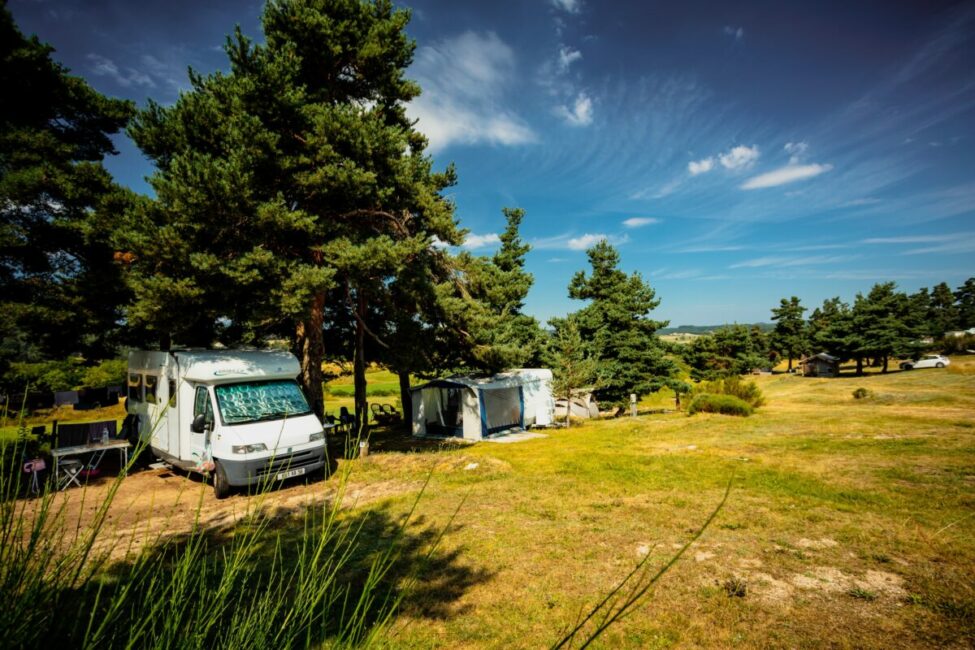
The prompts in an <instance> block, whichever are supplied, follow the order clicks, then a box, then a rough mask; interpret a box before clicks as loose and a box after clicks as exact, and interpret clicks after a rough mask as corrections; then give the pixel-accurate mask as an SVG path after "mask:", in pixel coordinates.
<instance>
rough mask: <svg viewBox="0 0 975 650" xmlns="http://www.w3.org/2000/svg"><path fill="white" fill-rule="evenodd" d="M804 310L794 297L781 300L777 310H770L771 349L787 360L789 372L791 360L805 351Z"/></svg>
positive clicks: (790, 370)
mask: <svg viewBox="0 0 975 650" xmlns="http://www.w3.org/2000/svg"><path fill="white" fill-rule="evenodd" d="M805 311H806V308H805V307H803V306H802V304H801V303H800V301H799V299H798V298H797V297H795V296H792V298H789V299H786V298H783V299H782V300H781V302H780V303H779V306H778V308H776V309H773V310H772V320H773V321H775V330H773V332H772V349H774V350H775V351H776V352H778V353H779V354H781V355H782V356H785V357H787V358H788V359H789V372H792V360H793V359H795V358H798V357H799V355H801V354H802V353H804V352H805V351H806V348H807V347H808V346H807V341H806V337H805V322H804V321H803V319H802V314H803V312H805Z"/></svg>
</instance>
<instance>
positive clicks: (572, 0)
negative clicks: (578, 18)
mask: <svg viewBox="0 0 975 650" xmlns="http://www.w3.org/2000/svg"><path fill="white" fill-rule="evenodd" d="M551 1H552V6H553V7H555V8H556V9H561V10H562V11H565V12H567V13H570V14H577V13H579V12H580V11H582V0H551Z"/></svg>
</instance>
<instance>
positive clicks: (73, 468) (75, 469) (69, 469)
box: [55, 458, 85, 490]
mask: <svg viewBox="0 0 975 650" xmlns="http://www.w3.org/2000/svg"><path fill="white" fill-rule="evenodd" d="M84 469H85V464H84V463H82V462H81V461H80V460H75V459H74V458H64V459H62V460H61V461H60V462H58V475H57V477H55V480H56V481H57V486H58V489H59V490H65V489H67V488H68V487H69V486H70V485H71V484H72V483H74V484H75V485H77V486H78V487H81V482H80V481H79V480H78V477H79V476H80V475H81V472H82V470H84Z"/></svg>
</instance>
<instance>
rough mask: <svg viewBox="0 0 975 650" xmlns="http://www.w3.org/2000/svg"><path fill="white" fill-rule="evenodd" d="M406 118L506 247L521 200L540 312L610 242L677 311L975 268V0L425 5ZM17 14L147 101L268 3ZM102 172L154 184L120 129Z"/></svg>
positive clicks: (752, 306)
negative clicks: (416, 92)
mask: <svg viewBox="0 0 975 650" xmlns="http://www.w3.org/2000/svg"><path fill="white" fill-rule="evenodd" d="M409 6H411V8H412V9H413V10H414V17H413V21H412V22H411V24H410V27H409V32H410V34H411V35H412V36H413V37H414V38H415V39H416V40H417V45H418V47H417V52H416V56H415V61H414V64H413V66H412V68H411V70H410V75H411V76H412V77H413V78H414V79H417V80H418V81H419V82H420V83H421V86H422V87H423V89H424V94H423V96H421V97H420V98H419V99H418V100H417V101H416V102H415V103H414V105H413V106H411V107H410V112H411V114H412V115H413V116H414V117H416V118H418V119H419V128H420V129H421V130H422V131H424V132H425V133H427V135H428V136H429V138H430V142H431V148H430V151H431V153H432V155H433V156H434V159H435V161H436V163H437V165H438V166H443V165H446V164H447V163H448V162H451V161H453V162H455V163H456V165H457V169H458V172H459V177H460V182H459V184H458V185H457V187H455V188H453V189H452V191H451V195H452V197H453V198H454V200H455V201H456V203H457V216H458V217H459V218H460V220H461V223H462V225H463V226H464V227H466V228H468V229H469V230H470V233H471V234H470V235H469V238H468V242H467V245H468V247H470V248H471V249H472V250H475V252H480V253H489V252H491V250H492V248H493V247H495V246H496V242H497V233H499V232H500V231H501V229H502V228H503V225H504V220H503V217H502V215H501V208H502V207H503V206H517V207H522V208H524V209H525V210H526V211H527V217H526V220H525V222H524V225H523V230H522V232H523V235H524V236H525V238H526V239H527V240H528V241H530V242H531V243H532V244H533V246H534V250H533V251H532V252H531V253H530V254H529V261H528V267H529V270H530V271H531V272H532V273H533V274H534V275H535V279H536V282H535V286H534V288H533V289H532V292H531V294H530V295H529V298H528V301H527V310H528V311H529V312H531V313H533V314H534V315H536V316H538V317H539V318H540V319H541V320H542V321H544V320H546V319H547V318H549V317H550V316H553V315H559V314H564V313H566V312H567V311H571V310H574V309H577V308H578V307H579V305H578V304H577V303H574V302H573V301H571V300H569V299H568V297H567V295H566V293H567V292H566V287H567V285H568V282H569V279H570V278H571V276H572V274H573V273H575V272H576V271H577V270H580V269H583V268H585V267H586V258H585V248H586V247H587V246H588V245H590V244H591V243H592V242H594V241H596V240H598V239H600V238H606V239H608V240H609V241H610V242H612V243H614V244H615V245H617V247H618V249H619V251H620V254H621V257H622V268H624V270H627V271H639V272H640V273H641V274H643V276H644V278H645V279H647V280H648V281H649V282H650V283H651V285H652V286H653V287H654V288H655V289H656V290H657V296H658V297H659V298H661V301H662V302H661V305H660V307H659V308H658V309H657V310H656V312H655V316H656V317H658V318H663V319H669V320H670V321H671V322H672V323H673V324H682V323H695V324H714V323H722V322H735V321H737V322H751V321H757V320H768V317H769V310H770V309H771V307H773V306H775V305H776V304H778V301H779V299H780V298H782V297H785V296H791V295H797V296H799V297H800V298H802V299H803V302H804V304H806V305H807V306H809V307H813V306H815V305H817V304H819V303H821V302H822V300H823V299H824V298H827V297H830V296H834V295H839V296H841V297H842V298H843V299H845V300H850V299H852V298H853V296H854V295H855V294H856V293H857V292H858V291H867V290H869V288H870V286H872V285H873V284H874V283H875V282H881V281H886V280H894V281H896V282H897V283H898V284H899V285H900V286H901V287H902V288H903V289H905V290H908V291H914V290H916V289H917V288H919V287H922V286H932V285H934V284H936V283H938V282H941V281H946V282H948V283H949V284H950V285H951V286H952V287H956V286H958V285H960V284H961V283H962V282H963V281H964V280H965V279H966V278H968V277H971V276H975V65H973V64H972V62H973V61H975V4H973V3H971V2H968V3H958V2H954V3H952V2H933V1H929V2H893V1H890V0H886V1H880V2H857V3H850V2H836V3H830V2H815V3H812V2H810V3H793V2H752V3H727V2H717V1H712V2H696V1H684V2H680V3H674V2H639V1H633V2H599V3H597V2H595V1H592V0H590V1H589V2H586V1H585V0H525V1H523V2H493V3H487V2H444V1H434V0H417V1H416V2H413V3H411V4H410V5H409ZM9 7H10V9H11V10H12V12H13V14H14V17H15V19H16V20H17V21H18V23H19V24H20V26H21V28H22V29H23V30H24V31H25V32H28V33H36V34H37V35H38V36H39V37H40V38H41V39H42V40H44V41H47V42H49V43H51V44H52V45H53V46H54V47H55V48H56V49H57V52H56V54H55V56H56V58H57V59H58V60H60V61H62V62H63V63H64V64H65V65H67V66H68V67H69V68H71V70H72V71H73V72H74V73H75V74H79V75H81V76H83V77H85V78H86V79H88V80H89V81H90V82H91V84H92V85H93V86H94V87H95V88H97V89H98V90H100V91H101V92H104V93H106V94H109V95H115V96H120V97H127V98H131V99H134V100H135V101H136V102H138V103H139V105H143V104H144V102H145V100H146V98H148V97H152V98H154V99H156V100H157V101H160V102H162V103H169V102H172V101H173V100H174V99H175V98H176V96H177V94H178V92H179V91H180V90H185V89H187V88H188V85H189V84H188V82H187V76H186V67H187V66H192V67H193V68H194V69H196V70H198V71H201V72H210V71H213V70H217V69H223V68H224V67H225V65H226V57H225V55H224V53H223V52H222V50H221V45H222V43H223V42H224V37H225V35H226V34H227V33H229V32H230V31H231V30H232V28H233V26H234V25H235V24H240V25H241V27H242V28H243V29H244V31H245V33H248V34H250V35H252V36H255V37H258V38H259V37H260V30H259V19H258V18H259V14H260V10H261V4H260V3H259V2H210V3H205V4H204V3H195V2H185V1H184V0H172V1H169V2H165V3H162V2H140V3H134V2H129V1H127V0H117V1H115V2H83V1H81V0H76V1H68V0H46V1H45V0H12V1H11V2H10V4H9ZM118 148H119V151H120V155H119V156H117V157H116V158H114V159H113V160H110V161H109V162H108V167H109V169H110V170H111V171H112V173H114V174H115V175H116V177H117V178H118V179H119V180H120V181H121V182H123V183H126V184H128V185H130V186H132V187H134V188H136V189H139V190H143V191H144V190H145V189H146V185H145V183H144V181H143V179H144V177H145V176H146V175H148V174H149V173H151V168H150V167H149V165H148V164H147V163H146V162H145V160H144V159H143V158H142V157H141V155H140V154H139V152H138V151H137V150H136V149H135V148H134V146H133V145H132V144H131V143H130V142H129V141H128V140H127V139H126V138H125V137H120V138H119V139H118Z"/></svg>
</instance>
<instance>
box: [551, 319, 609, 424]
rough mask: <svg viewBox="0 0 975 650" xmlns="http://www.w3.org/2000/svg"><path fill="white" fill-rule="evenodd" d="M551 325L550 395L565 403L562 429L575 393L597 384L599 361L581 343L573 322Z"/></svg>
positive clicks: (567, 321)
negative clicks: (553, 329) (553, 334)
mask: <svg viewBox="0 0 975 650" xmlns="http://www.w3.org/2000/svg"><path fill="white" fill-rule="evenodd" d="M552 325H553V326H554V327H555V336H554V337H553V338H552V341H551V348H552V349H551V364H552V394H553V395H554V397H555V398H556V399H563V400H565V426H567V427H568V426H569V425H570V423H571V418H572V396H573V394H574V393H575V391H577V390H579V389H580V388H592V387H598V385H599V384H598V381H597V380H598V372H599V362H598V360H597V359H596V358H595V357H594V356H592V353H591V351H590V350H589V349H588V348H587V346H586V344H585V342H584V341H583V340H582V335H581V334H580V333H579V326H578V324H576V321H575V319H573V318H566V319H561V320H560V319H556V320H553V321H552Z"/></svg>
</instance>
